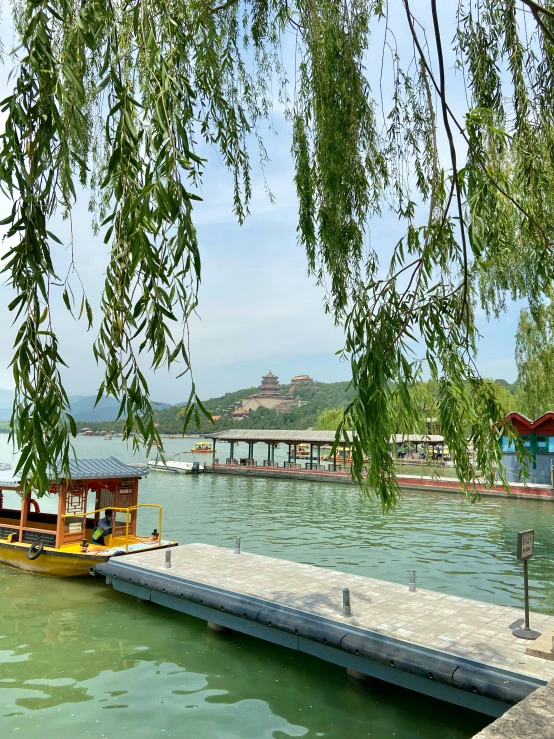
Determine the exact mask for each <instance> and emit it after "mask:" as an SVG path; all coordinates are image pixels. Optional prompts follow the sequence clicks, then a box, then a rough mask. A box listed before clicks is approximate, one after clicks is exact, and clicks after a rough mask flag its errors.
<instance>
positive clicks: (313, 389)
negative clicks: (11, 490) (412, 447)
mask: <svg viewBox="0 0 554 739" xmlns="http://www.w3.org/2000/svg"><path fill="white" fill-rule="evenodd" d="M490 383H491V386H492V388H493V389H494V393H495V395H496V397H497V399H498V401H499V402H500V404H501V406H502V408H503V409H504V412H505V413H508V412H510V411H513V410H519V409H520V406H521V405H522V404H523V399H522V397H521V393H520V390H519V389H518V387H517V386H516V385H515V384H514V385H510V384H509V383H507V382H506V381H505V380H490ZM257 390H258V388H255V387H249V388H243V389H242V390H235V391H233V392H231V393H226V394H225V395H222V396H221V397H218V398H210V399H209V400H206V401H205V403H204V405H205V407H206V408H207V410H209V411H210V413H211V414H212V415H213V416H216V417H217V416H221V418H220V419H219V420H216V421H215V422H214V423H210V422H209V421H208V419H207V418H205V417H204V416H201V418H200V428H199V429H198V428H197V427H196V426H195V424H194V420H193V421H192V422H191V424H190V425H189V428H188V429H187V433H196V432H198V433H208V432H210V431H225V430H227V429H231V428H236V427H237V426H239V425H240V427H241V428H245V429H259V428H264V429H287V428H290V429H307V428H319V429H334V428H336V426H337V423H338V419H340V417H341V415H342V413H341V409H343V408H345V406H346V405H347V404H348V402H349V401H350V400H351V398H352V393H351V390H350V388H349V383H348V382H331V383H323V382H316V383H314V384H313V385H309V386H303V387H299V388H298V389H297V390H296V392H295V396H296V397H297V398H298V399H299V400H300V402H301V405H299V406H298V407H296V408H293V409H292V410H291V411H290V412H288V413H282V414H277V413H275V412H274V411H271V410H268V409H267V408H260V409H258V410H257V411H254V412H250V414H249V415H248V417H247V418H245V419H243V420H234V419H232V418H230V417H229V413H230V412H231V411H232V410H233V409H234V408H235V405H236V404H240V403H241V401H242V399H243V398H245V397H247V396H248V395H252V394H253V393H255V392H257ZM287 390H288V386H285V387H282V388H281V392H282V393H286V392H287ZM412 392H413V395H414V399H415V401H416V403H417V406H418V408H419V417H420V423H419V426H418V428H410V429H404V428H399V429H398V432H399V433H402V432H406V433H408V432H412V433H423V432H424V431H427V430H429V429H428V426H427V419H429V418H435V417H436V416H437V415H438V408H437V395H438V385H437V383H436V382H433V381H432V380H430V381H428V382H420V383H418V384H417V385H415V386H414V388H413V389H412ZM185 410H186V406H185V405H184V404H179V405H174V406H171V407H169V408H163V409H160V410H158V411H156V422H157V423H158V424H159V426H158V429H159V431H160V433H163V434H181V433H183V418H184V415H185ZM88 425H89V426H90V427H91V428H93V429H95V430H109V431H120V430H121V429H122V428H123V424H122V422H118V421H116V422H113V421H105V422H102V423H91V424H88Z"/></svg>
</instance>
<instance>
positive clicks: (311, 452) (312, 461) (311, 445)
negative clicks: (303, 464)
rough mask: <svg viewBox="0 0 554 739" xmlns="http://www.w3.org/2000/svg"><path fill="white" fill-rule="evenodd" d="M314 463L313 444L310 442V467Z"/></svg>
mask: <svg viewBox="0 0 554 739" xmlns="http://www.w3.org/2000/svg"><path fill="white" fill-rule="evenodd" d="M313 463H314V445H313V444H312V443H311V442H310V469H312V465H313Z"/></svg>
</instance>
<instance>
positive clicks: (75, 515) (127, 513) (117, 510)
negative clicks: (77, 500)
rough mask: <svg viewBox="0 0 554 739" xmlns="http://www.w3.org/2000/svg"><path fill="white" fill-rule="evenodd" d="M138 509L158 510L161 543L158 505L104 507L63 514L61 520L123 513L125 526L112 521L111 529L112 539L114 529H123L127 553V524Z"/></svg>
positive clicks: (159, 517)
mask: <svg viewBox="0 0 554 739" xmlns="http://www.w3.org/2000/svg"><path fill="white" fill-rule="evenodd" d="M139 508H157V509H158V542H160V543H161V541H162V507H161V505H160V504H159V503H137V505H133V506H129V508H116V507H115V506H104V508H97V509H96V510H94V511H86V512H85V513H64V514H62V518H87V516H92V515H93V514H96V513H103V512H104V511H113V512H114V513H125V526H123V525H121V526H118V525H117V519H116V520H114V525H113V527H112V537H113V536H114V534H115V530H116V529H123V528H125V551H126V552H128V551H129V523H130V514H131V513H132V512H133V511H138V509H139Z"/></svg>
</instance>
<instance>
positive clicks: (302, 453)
mask: <svg viewBox="0 0 554 739" xmlns="http://www.w3.org/2000/svg"><path fill="white" fill-rule="evenodd" d="M296 456H297V457H309V456H310V445H309V444H297V445H296Z"/></svg>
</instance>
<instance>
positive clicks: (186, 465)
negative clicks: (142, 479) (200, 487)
mask: <svg viewBox="0 0 554 739" xmlns="http://www.w3.org/2000/svg"><path fill="white" fill-rule="evenodd" d="M148 469H149V470H152V472H173V473H174V474H178V475H190V474H193V473H198V472H204V467H202V465H199V464H198V462H181V460H179V459H166V460H165V462H163V461H162V460H161V459H151V460H150V461H149V462H148Z"/></svg>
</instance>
